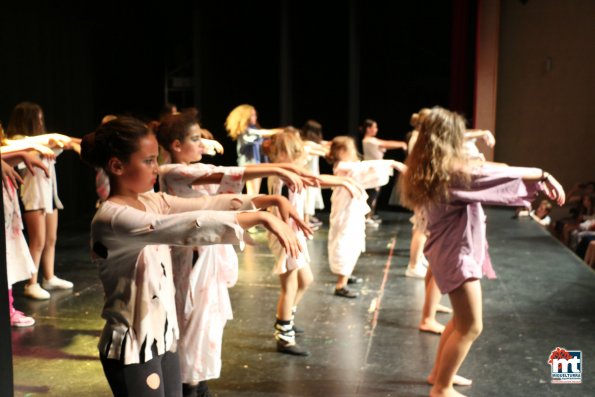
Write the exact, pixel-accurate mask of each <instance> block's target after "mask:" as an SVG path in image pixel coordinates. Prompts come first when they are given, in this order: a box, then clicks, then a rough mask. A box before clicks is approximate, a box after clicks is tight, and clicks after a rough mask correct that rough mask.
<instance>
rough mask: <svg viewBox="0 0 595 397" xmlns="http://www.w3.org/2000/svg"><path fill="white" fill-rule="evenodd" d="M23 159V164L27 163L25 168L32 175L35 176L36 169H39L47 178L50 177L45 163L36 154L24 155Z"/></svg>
mask: <svg viewBox="0 0 595 397" xmlns="http://www.w3.org/2000/svg"><path fill="white" fill-rule="evenodd" d="M50 151H51V150H50ZM53 153H54V152H52V154H53ZM22 159H23V163H25V166H26V167H27V169H28V170H29V172H30V173H31V175H35V167H37V168H39V169H40V170H42V171H43V172H44V173H45V176H46V177H48V178H49V177H50V172H49V171H48V169H47V168H46V166H45V164H44V163H43V161H41V159H40V158H39V157H38V156H37V155H36V154H34V153H23V156H22Z"/></svg>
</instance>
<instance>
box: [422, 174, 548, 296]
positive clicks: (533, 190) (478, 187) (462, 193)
mask: <svg viewBox="0 0 595 397" xmlns="http://www.w3.org/2000/svg"><path fill="white" fill-rule="evenodd" d="M528 172H535V170H534V169H528V168H521V167H490V166H485V165H484V166H482V167H478V168H476V169H475V170H474V171H473V173H472V180H471V184H470V186H469V187H468V188H462V187H457V186H453V188H451V189H450V199H449V201H448V203H445V204H437V205H433V206H427V207H425V208H423V209H422V211H423V212H424V213H425V216H426V218H427V222H428V225H427V232H428V233H429V237H428V240H427V242H426V245H425V248H424V254H425V256H426V258H428V261H429V262H430V266H431V267H432V273H433V274H434V277H435V279H436V283H437V284H438V287H439V288H440V291H441V292H442V293H443V294H446V293H449V292H451V291H453V290H455V289H457V288H458V287H460V286H461V285H462V284H463V283H464V282H465V281H467V280H470V279H480V278H482V276H483V275H485V276H486V277H488V278H494V277H495V276H496V274H495V272H494V269H493V268H492V264H491V261H490V257H489V254H488V243H487V239H486V224H485V223H486V216H485V213H484V211H483V208H482V204H493V205H507V206H523V205H527V204H528V203H529V202H530V201H531V200H532V199H533V198H535V196H536V194H537V192H539V191H540V190H542V184H541V183H540V182H525V181H523V180H522V178H521V176H522V175H524V174H527V173H528ZM538 172H539V171H537V173H538Z"/></svg>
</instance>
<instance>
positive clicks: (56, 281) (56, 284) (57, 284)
mask: <svg viewBox="0 0 595 397" xmlns="http://www.w3.org/2000/svg"><path fill="white" fill-rule="evenodd" d="M42 285H43V288H45V289H47V290H49V291H52V290H55V289H71V288H72V287H74V284H72V283H71V282H70V281H66V280H62V279H61V278H59V277H57V276H54V277H52V278H50V279H49V280H46V279H44V280H43V284H42Z"/></svg>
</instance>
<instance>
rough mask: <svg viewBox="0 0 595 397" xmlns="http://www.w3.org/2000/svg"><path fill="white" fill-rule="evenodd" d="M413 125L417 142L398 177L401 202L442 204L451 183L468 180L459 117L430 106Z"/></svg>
mask: <svg viewBox="0 0 595 397" xmlns="http://www.w3.org/2000/svg"><path fill="white" fill-rule="evenodd" d="M424 113H425V112H424ZM417 127H418V130H419V136H418V138H417V143H416V144H415V146H414V148H413V150H412V151H411V153H410V154H409V156H408V157H407V160H406V162H405V164H406V165H407V171H406V172H405V173H403V175H402V176H401V178H399V183H400V187H401V203H403V205H405V206H406V207H408V208H411V209H414V208H418V207H422V206H427V205H431V204H437V203H445V202H447V201H448V199H449V188H450V187H451V186H452V185H453V184H457V185H461V186H465V185H468V183H469V180H470V176H469V174H468V173H467V172H466V165H467V158H466V156H465V152H464V150H463V143H464V139H465V120H464V119H463V117H462V116H461V115H459V114H457V113H455V112H451V111H449V110H446V109H444V108H441V107H434V108H432V109H430V110H429V111H428V112H427V113H426V114H425V115H424V117H421V118H420V119H419V123H418V126H417Z"/></svg>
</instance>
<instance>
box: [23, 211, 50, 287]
mask: <svg viewBox="0 0 595 397" xmlns="http://www.w3.org/2000/svg"><path fill="white" fill-rule="evenodd" d="M23 220H24V221H25V226H26V227H27V233H28V235H29V251H30V253H31V258H32V259H33V263H35V269H36V271H35V273H34V274H33V275H32V276H31V279H30V280H29V282H28V283H27V284H29V285H33V284H35V283H37V273H38V272H39V263H40V262H41V253H42V252H43V247H44V246H45V232H46V226H45V213H44V211H43V210H35V211H26V212H24V213H23Z"/></svg>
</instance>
